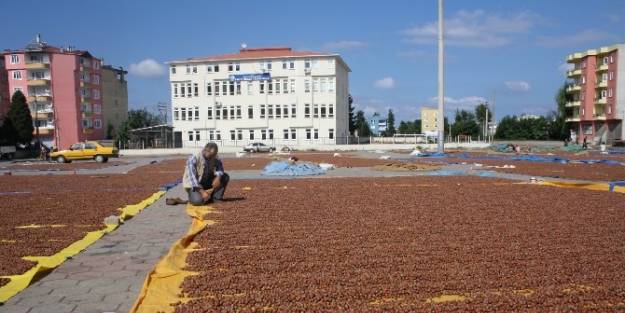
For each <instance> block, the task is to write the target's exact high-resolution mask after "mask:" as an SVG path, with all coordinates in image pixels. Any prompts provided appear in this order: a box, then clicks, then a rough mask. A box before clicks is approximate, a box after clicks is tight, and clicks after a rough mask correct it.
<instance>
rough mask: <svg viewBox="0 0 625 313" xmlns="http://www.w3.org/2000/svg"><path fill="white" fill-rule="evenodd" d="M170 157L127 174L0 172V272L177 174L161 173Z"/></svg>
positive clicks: (50, 250) (49, 250)
mask: <svg viewBox="0 0 625 313" xmlns="http://www.w3.org/2000/svg"><path fill="white" fill-rule="evenodd" d="M169 166H171V161H165V162H162V163H158V164H154V165H146V166H143V167H140V168H137V169H135V170H133V171H131V173H129V174H126V175H124V174H111V175H67V176H52V175H43V176H0V195H2V202H0V275H14V274H20V273H23V272H24V271H25V270H27V269H28V268H30V267H31V266H32V265H33V263H31V262H28V261H24V260H21V257H23V256H29V255H32V256H44V255H51V254H54V253H56V252H58V251H60V250H61V249H63V248H65V247H67V246H68V245H69V244H71V243H72V242H74V241H76V240H78V239H80V238H82V237H83V236H84V235H85V233H86V232H89V231H93V230H97V229H101V228H102V227H103V221H104V218H105V217H107V216H110V215H117V214H119V211H118V208H120V207H123V206H124V205H126V204H134V203H138V202H140V201H142V200H143V199H145V198H147V197H149V196H150V195H151V194H153V193H154V192H156V191H158V188H159V187H160V186H161V185H163V184H166V183H169V182H172V181H175V180H176V179H179V178H180V177H181V171H180V169H179V170H178V171H177V172H175V173H162V172H161V169H163V168H168V167H169Z"/></svg>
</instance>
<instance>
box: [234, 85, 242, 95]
mask: <svg viewBox="0 0 625 313" xmlns="http://www.w3.org/2000/svg"><path fill="white" fill-rule="evenodd" d="M235 85H236V91H237V95H240V94H241V82H236V83H235Z"/></svg>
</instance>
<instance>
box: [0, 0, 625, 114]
mask: <svg viewBox="0 0 625 313" xmlns="http://www.w3.org/2000/svg"><path fill="white" fill-rule="evenodd" d="M61 4H63V5H61ZM26 8H29V9H28V13H27V14H26V13H24V14H13V13H11V14H7V13H6V12H25V11H24V10H25V9H26ZM0 12H5V14H3V18H2V20H3V22H4V25H5V26H4V27H0V49H20V48H23V47H24V46H25V45H26V44H27V43H28V42H30V41H31V40H32V39H33V38H34V37H35V35H36V34H37V33H41V35H42V37H43V39H44V40H45V41H46V42H48V43H49V44H52V45H56V46H66V45H73V46H76V47H77V48H78V49H85V50H89V51H90V52H91V53H92V54H93V55H95V56H98V57H100V58H103V59H104V62H105V63H107V64H111V65H114V66H123V67H124V68H126V69H129V71H130V74H129V75H128V88H129V103H130V108H147V109H149V110H154V111H155V110H156V107H157V103H159V102H162V103H167V104H169V103H170V102H171V100H170V96H169V84H168V76H167V70H166V64H165V62H167V61H171V60H176V59H181V58H187V57H195V56H204V55H212V54H222V53H230V52H236V51H237V50H238V49H239V48H240V45H241V43H246V44H247V45H248V47H264V46H290V47H292V48H293V49H295V50H300V49H301V50H314V51H320V52H333V53H339V54H340V55H341V56H342V57H343V59H344V60H345V61H346V62H347V64H348V65H349V66H350V68H351V69H352V73H351V74H350V93H351V94H352V95H353V97H354V104H355V106H356V109H358V110H363V111H365V113H366V114H367V115H371V114H373V112H380V113H382V115H386V112H387V111H388V109H393V111H394V112H395V114H396V119H399V120H413V119H416V118H418V117H419V110H420V107H422V106H435V105H436V95H437V44H436V34H437V28H436V27H437V24H436V21H437V16H438V15H437V14H438V12H437V1H436V0H406V1H363V0H361V1H351V0H343V1H336V0H333V1H326V0H317V1H312V2H311V1H277V0H276V1H272V0H266V1H251V0H250V1H248V0H240V1H234V2H233V1H190V0H178V1H143V0H134V1H123V0H109V1H92V0H82V1H73V0H72V1H70V0H67V1H34V0H32V1H31V0H20V1H2V3H0ZM445 20H446V27H447V28H446V31H445V36H446V43H447V46H446V71H445V73H446V93H445V95H446V112H447V114H453V112H454V111H455V110H456V109H468V110H473V108H474V107H475V105H477V104H478V103H480V102H483V101H489V102H490V103H493V98H494V103H495V106H494V111H495V115H496V117H497V119H500V118H501V117H503V116H504V115H508V114H510V115H512V114H515V115H519V114H523V113H526V114H546V113H548V112H550V111H552V110H554V109H555V101H554V95H555V93H556V91H557V89H558V88H559V87H560V86H561V85H562V84H563V83H564V80H565V71H566V69H567V64H566V63H565V62H564V60H565V59H566V56H567V55H568V54H570V53H573V52H579V51H585V50H587V49H592V48H597V47H601V46H605V45H612V44H616V43H623V42H625V0H595V1H588V0H586V1H578V0H549V1H545V0H523V1H501V0H471V1H469V0H446V1H445Z"/></svg>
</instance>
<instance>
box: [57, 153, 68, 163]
mask: <svg viewBox="0 0 625 313" xmlns="http://www.w3.org/2000/svg"><path fill="white" fill-rule="evenodd" d="M56 161H57V162H59V163H66V162H67V160H66V159H65V157H64V156H62V155H59V156H58V157H56Z"/></svg>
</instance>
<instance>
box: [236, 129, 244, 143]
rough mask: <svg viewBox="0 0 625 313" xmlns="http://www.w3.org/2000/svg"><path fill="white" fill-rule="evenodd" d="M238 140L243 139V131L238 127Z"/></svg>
mask: <svg viewBox="0 0 625 313" xmlns="http://www.w3.org/2000/svg"><path fill="white" fill-rule="evenodd" d="M237 140H243V131H242V130H240V129H237Z"/></svg>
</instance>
